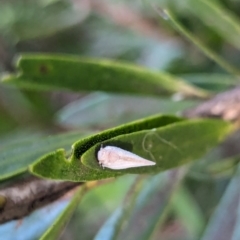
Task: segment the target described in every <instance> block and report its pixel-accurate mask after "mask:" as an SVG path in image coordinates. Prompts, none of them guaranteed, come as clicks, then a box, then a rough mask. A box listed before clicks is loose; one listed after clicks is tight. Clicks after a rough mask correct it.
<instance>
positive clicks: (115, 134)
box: [30, 115, 232, 181]
mask: <svg viewBox="0 0 240 240" xmlns="http://www.w3.org/2000/svg"><path fill="white" fill-rule="evenodd" d="M180 120H181V119H178V118H176V117H170V116H161V115H160V116H159V115H157V116H153V117H149V118H148V119H147V118H146V119H143V120H139V121H136V122H133V123H129V124H126V125H122V126H119V127H117V128H113V129H110V130H107V131H104V132H102V133H99V134H96V135H93V136H91V137H89V138H86V139H83V140H80V141H78V142H76V143H74V144H73V154H72V156H71V158H69V159H66V158H65V155H64V151H63V150H62V149H59V150H57V151H55V152H52V153H50V154H48V155H46V156H44V157H42V158H41V159H40V160H39V161H38V162H36V163H34V164H33V165H32V166H31V167H30V170H31V171H32V173H33V174H36V175H38V176H41V177H46V178H52V179H62V180H71V181H88V180H96V179H102V178H108V177H114V176H118V175H122V174H125V173H136V174H139V173H152V172H159V171H164V170H167V169H170V168H174V167H177V166H180V165H182V164H186V163H188V162H190V161H193V160H195V159H196V158H199V157H200V156H201V155H203V154H205V153H206V151H207V150H208V149H210V148H211V147H213V146H215V145H216V144H217V143H218V142H219V141H220V140H221V139H223V137H224V136H226V134H228V133H229V132H230V131H231V130H232V126H231V125H230V124H229V123H227V122H223V121H219V120H192V121H180ZM179 121H180V122H179ZM166 125H168V126H166ZM163 126H164V127H163ZM193 139H194V141H193ZM101 145H103V146H105V145H113V146H117V147H120V148H124V149H125V150H128V151H132V152H134V153H135V154H137V155H139V156H142V157H144V158H146V159H151V160H153V161H155V162H156V163H157V165H155V166H150V167H142V168H132V169H125V170H117V171H116V170H110V169H103V168H102V167H101V166H100V165H99V163H98V160H97V158H96V152H97V151H98V150H99V149H100V147H101ZM80 160H81V161H80Z"/></svg>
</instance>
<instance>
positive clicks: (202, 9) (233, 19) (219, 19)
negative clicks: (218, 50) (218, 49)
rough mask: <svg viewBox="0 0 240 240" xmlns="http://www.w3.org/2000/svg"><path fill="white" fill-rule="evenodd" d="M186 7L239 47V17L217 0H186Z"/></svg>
mask: <svg viewBox="0 0 240 240" xmlns="http://www.w3.org/2000/svg"><path fill="white" fill-rule="evenodd" d="M186 3H187V4H186V6H187V7H188V8H187V9H188V10H189V11H191V12H192V13H194V14H195V15H196V16H197V17H198V18H200V19H201V20H202V21H203V22H204V23H205V24H206V25H208V26H209V27H211V28H213V29H214V30H215V31H216V32H217V33H218V34H220V35H221V36H222V38H223V39H225V40H227V41H228V42H229V43H231V44H233V45H234V46H235V47H236V48H238V49H240V42H239V38H240V19H239V18H238V16H237V15H234V13H233V12H231V11H229V10H228V9H227V8H226V7H224V6H223V5H221V3H220V2H219V1H209V0H186Z"/></svg>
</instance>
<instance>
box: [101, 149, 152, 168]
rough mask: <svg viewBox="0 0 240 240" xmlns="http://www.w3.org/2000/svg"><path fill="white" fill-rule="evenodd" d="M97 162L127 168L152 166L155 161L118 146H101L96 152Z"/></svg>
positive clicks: (107, 165) (104, 165) (103, 165)
mask: <svg viewBox="0 0 240 240" xmlns="http://www.w3.org/2000/svg"><path fill="white" fill-rule="evenodd" d="M97 157H98V161H99V164H100V165H101V166H102V167H103V168H105V167H107V168H110V169H115V170H119V169H127V168H134V167H143V166H153V165H155V164H156V163H155V162H152V161H149V160H147V159H144V158H142V157H140V156H138V155H136V154H134V153H131V152H129V151H126V150H123V149H121V148H119V147H114V146H106V147H101V148H100V150H99V151H98V154H97Z"/></svg>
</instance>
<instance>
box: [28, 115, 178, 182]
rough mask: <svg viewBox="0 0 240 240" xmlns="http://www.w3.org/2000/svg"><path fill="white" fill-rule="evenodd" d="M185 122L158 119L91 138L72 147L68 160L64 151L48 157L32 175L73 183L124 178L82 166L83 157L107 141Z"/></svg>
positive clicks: (34, 165)
mask: <svg viewBox="0 0 240 240" xmlns="http://www.w3.org/2000/svg"><path fill="white" fill-rule="evenodd" d="M181 120H182V119H180V118H177V117H175V116H162V115H156V116H152V117H149V118H145V119H143V120H138V121H135V122H132V123H128V124H125V125H122V126H119V127H116V128H112V129H110V130H106V131H104V132H102V133H99V134H96V135H93V136H91V137H89V138H86V139H83V140H80V141H78V142H76V143H74V144H73V145H72V148H73V153H72V155H71V157H70V158H69V159H66V157H65V153H64V150H63V149H59V150H57V151H55V152H52V153H50V154H47V155H46V156H44V157H42V158H41V159H39V161H37V162H36V163H34V164H33V165H32V166H31V167H30V171H32V173H33V174H36V175H38V176H40V177H46V178H52V179H62V180H70V181H90V180H96V179H102V178H107V177H114V176H118V175H120V174H119V173H118V172H109V173H107V172H104V171H98V170H94V169H90V168H87V167H86V166H84V165H83V164H82V163H81V162H80V158H81V156H82V154H83V153H84V152H85V151H86V150H88V149H89V148H90V147H92V146H94V145H95V144H96V143H101V142H102V141H104V140H107V139H109V138H112V137H115V136H118V135H120V134H126V133H130V132H134V131H141V130H143V129H152V128H154V127H159V126H165V125H168V124H171V123H173V122H177V121H181Z"/></svg>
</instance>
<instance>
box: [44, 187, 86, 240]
mask: <svg viewBox="0 0 240 240" xmlns="http://www.w3.org/2000/svg"><path fill="white" fill-rule="evenodd" d="M84 193H85V188H84V187H79V189H78V190H77V191H76V193H75V194H74V196H73V198H72V200H71V202H70V203H69V205H68V206H67V207H66V209H65V210H64V211H63V212H62V213H61V214H60V216H59V217H58V218H56V220H55V221H54V222H53V223H52V226H51V227H50V228H48V229H47V231H46V232H45V233H44V234H43V235H42V237H41V238H40V240H52V239H57V238H58V237H59V235H60V234H61V232H62V230H63V228H64V227H65V225H66V224H67V223H68V221H69V220H70V217H71V216H72V214H73V212H74V210H75V209H76V207H77V206H78V204H79V201H80V199H81V198H82V197H83V195H84Z"/></svg>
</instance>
